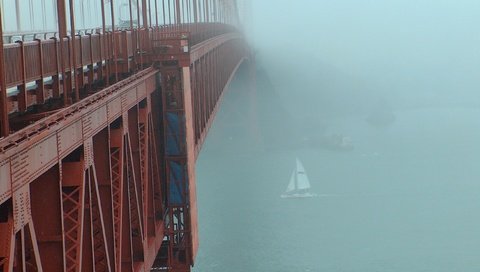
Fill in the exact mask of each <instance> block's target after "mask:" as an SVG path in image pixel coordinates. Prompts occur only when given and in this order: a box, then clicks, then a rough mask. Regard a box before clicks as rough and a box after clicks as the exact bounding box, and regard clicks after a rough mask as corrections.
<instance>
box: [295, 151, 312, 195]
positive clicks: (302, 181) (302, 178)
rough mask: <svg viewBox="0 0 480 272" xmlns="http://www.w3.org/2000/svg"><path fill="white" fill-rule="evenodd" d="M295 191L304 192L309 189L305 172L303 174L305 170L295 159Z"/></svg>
mask: <svg viewBox="0 0 480 272" xmlns="http://www.w3.org/2000/svg"><path fill="white" fill-rule="evenodd" d="M296 172H297V173H296V174H297V189H298V190H305V189H310V181H309V180H308V176H307V172H305V168H303V165H302V163H301V162H300V160H299V159H298V158H297V169H296Z"/></svg>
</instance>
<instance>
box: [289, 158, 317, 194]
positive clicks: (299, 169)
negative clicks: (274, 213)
mask: <svg viewBox="0 0 480 272" xmlns="http://www.w3.org/2000/svg"><path fill="white" fill-rule="evenodd" d="M316 196H317V195H316V194H314V193H311V192H310V181H309V180H308V176H307V172H305V168H304V167H303V165H302V162H301V161H300V160H299V159H298V158H297V163H296V167H295V169H293V172H292V175H291V177H290V182H289V183H288V186H287V190H285V193H283V194H282V195H281V196H280V197H281V198H305V197H316Z"/></svg>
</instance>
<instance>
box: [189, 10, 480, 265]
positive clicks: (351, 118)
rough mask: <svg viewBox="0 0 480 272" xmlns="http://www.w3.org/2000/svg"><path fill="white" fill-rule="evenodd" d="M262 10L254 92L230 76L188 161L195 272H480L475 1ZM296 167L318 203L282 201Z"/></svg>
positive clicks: (242, 78)
mask: <svg viewBox="0 0 480 272" xmlns="http://www.w3.org/2000/svg"><path fill="white" fill-rule="evenodd" d="M259 2H260V1H259ZM261 2H262V3H254V11H255V15H256V16H255V21H254V22H255V26H256V27H255V35H254V37H253V38H252V39H253V40H254V41H255V47H256V48H257V91H256V93H255V95H253V93H252V90H251V88H250V84H249V83H248V81H249V80H250V77H249V73H248V67H247V65H244V66H242V69H241V70H240V71H239V73H238V74H237V77H236V79H235V80H234V81H233V83H232V85H231V88H230V90H229V92H228V93H227V94H226V96H225V98H224V101H223V103H222V106H221V109H220V111H219V113H218V115H217V118H216V120H215V122H214V124H213V127H212V129H211V130H210V132H209V135H208V138H207V141H206V143H205V145H204V148H203V150H202V152H201V155H200V158H199V159H198V164H197V189H198V194H197V195H198V203H199V213H200V214H199V220H200V222H199V224H200V244H201V245H200V253H199V256H198V258H197V262H196V267H195V269H194V270H195V271H232V272H236V271H362V272H370V271H382V272H383V271H409V272H411V271H432V272H437V271H445V272H447V271H448V272H450V271H462V272H468V271H478V270H479V269H480V258H479V257H478V252H480V216H479V214H480V168H479V167H478V162H479V161H480V141H479V139H480V118H479V117H480V108H479V105H480V103H479V102H480V95H479V93H478V89H479V79H480V74H479V72H478V71H479V67H480V54H479V52H480V51H479V46H480V44H479V40H480V34H479V33H480V32H478V28H477V26H478V25H479V23H480V22H479V20H480V19H479V18H480V17H478V14H480V2H477V1H466V0H460V1H453V0H451V1H449V0H444V1H427V0H424V1H413V0H405V1H394V0H386V1H353V0H350V1H346V0H343V1H306V0H302V1H283V0H280V1H275V5H273V3H274V2H272V1H261ZM289 2H292V3H290V4H289ZM268 4H271V6H268ZM259 14H263V15H264V16H263V17H261V16H259ZM287 15H288V16H287ZM282 18H284V20H282ZM287 19H288V20H287ZM275 25H277V26H279V27H274V26H275ZM300 26H302V31H295V29H297V28H298V27H300ZM281 27H283V29H282V30H280V29H279V28H281ZM292 31H295V32H294V33H295V34H296V35H295V37H293V36H292V35H291V33H292ZM252 101H254V102H252ZM378 104H381V105H383V106H384V107H386V108H389V109H391V112H392V113H393V114H394V116H395V120H394V121H393V122H392V123H391V124H389V125H386V126H381V127H377V126H372V125H371V124H369V123H368V122H366V118H367V116H368V115H369V114H371V112H372V111H373V110H374V108H375V107H376V106H377V105H378ZM333 134H339V135H344V136H348V137H350V138H351V139H352V143H353V146H354V149H353V150H351V151H338V150H331V149H329V148H325V146H319V145H316V144H315V143H316V142H318V140H319V139H322V137H328V135H333ZM297 157H298V158H299V159H300V160H301V161H302V162H303V164H304V166H305V169H306V172H307V174H308V176H309V178H310V183H311V186H312V189H311V190H312V192H314V193H317V194H319V195H320V196H319V197H317V198H307V199H282V198H280V195H281V194H282V193H284V191H285V189H286V187H287V184H288V182H289V178H290V174H291V172H292V170H293V169H294V167H295V158H297Z"/></svg>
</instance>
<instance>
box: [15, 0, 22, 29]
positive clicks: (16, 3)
mask: <svg viewBox="0 0 480 272" xmlns="http://www.w3.org/2000/svg"><path fill="white" fill-rule="evenodd" d="M19 1H20V0H15V15H16V17H17V18H16V19H17V31H19V32H20V31H22V21H21V18H20V2H19Z"/></svg>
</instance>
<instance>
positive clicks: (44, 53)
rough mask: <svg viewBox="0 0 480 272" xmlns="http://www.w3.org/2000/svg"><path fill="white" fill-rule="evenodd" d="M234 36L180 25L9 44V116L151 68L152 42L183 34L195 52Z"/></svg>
mask: <svg viewBox="0 0 480 272" xmlns="http://www.w3.org/2000/svg"><path fill="white" fill-rule="evenodd" d="M235 31H236V29H235V28H234V27H232V26H229V25H226V24H220V23H198V24H180V25H166V26H159V27H152V28H149V29H145V28H137V29H133V30H128V31H127V30H122V31H116V32H114V33H113V32H106V33H87V34H85V35H76V36H75V38H74V39H72V38H70V37H67V38H63V39H62V40H60V39H58V38H55V37H52V38H50V39H46V40H43V39H37V40H34V41H26V42H24V41H17V42H15V43H12V44H6V45H5V46H4V56H5V67H8V69H6V71H5V83H6V87H7V112H8V113H9V114H12V113H17V112H18V113H24V112H27V111H29V109H30V108H31V107H32V106H35V105H41V104H44V103H45V102H46V101H49V100H50V99H52V98H53V99H57V100H59V99H62V98H63V99H65V95H67V96H68V97H72V96H73V94H72V92H73V91H74V90H73V88H74V85H75V83H78V85H77V86H79V88H80V89H81V90H79V91H83V92H84V94H83V95H80V96H81V97H85V96H87V95H88V93H85V92H88V90H86V89H87V88H90V87H91V86H93V85H94V84H95V82H101V84H104V82H105V81H107V80H108V79H109V78H111V77H112V75H114V76H120V77H121V76H122V75H128V74H129V73H131V72H134V71H135V70H138V69H142V68H145V67H148V66H150V64H151V61H152V58H151V56H152V54H154V53H155V52H153V43H166V40H168V37H169V36H171V35H179V33H183V35H186V36H187V38H188V39H189V43H188V44H189V46H190V47H191V46H194V45H195V44H198V43H201V42H202V41H205V40H208V39H210V38H212V37H215V36H217V35H221V34H224V33H228V32H235ZM73 43H75V54H74V52H73V50H72V49H73V47H72V45H73ZM74 64H75V65H74ZM140 66H141V67H140ZM73 71H75V73H74V76H71V74H72V72H73ZM65 88H66V90H67V91H66V92H64V89H65ZM22 126H23V125H22ZM17 129H18V128H16V127H15V128H13V130H17Z"/></svg>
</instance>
